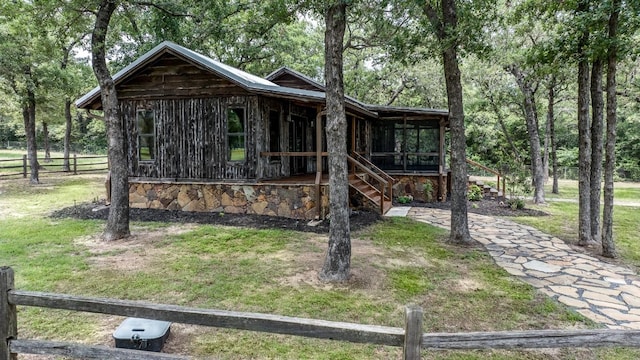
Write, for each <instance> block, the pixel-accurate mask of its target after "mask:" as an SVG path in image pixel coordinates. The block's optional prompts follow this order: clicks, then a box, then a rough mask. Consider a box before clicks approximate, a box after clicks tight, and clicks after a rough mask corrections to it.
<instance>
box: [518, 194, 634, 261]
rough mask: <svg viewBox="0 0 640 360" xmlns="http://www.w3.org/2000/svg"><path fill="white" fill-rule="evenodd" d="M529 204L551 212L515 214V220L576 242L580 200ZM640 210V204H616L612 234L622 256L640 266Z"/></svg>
mask: <svg viewBox="0 0 640 360" xmlns="http://www.w3.org/2000/svg"><path fill="white" fill-rule="evenodd" d="M528 207H533V208H537V209H540V210H542V211H545V212H548V213H549V214H551V216H544V217H515V218H512V220H514V221H516V222H519V223H521V224H526V225H530V226H533V227H535V228H536V229H539V230H541V231H543V232H546V233H548V234H552V235H554V236H556V237H558V238H560V239H562V240H564V241H565V242H568V243H571V244H577V242H578V204H577V203H561V202H550V203H549V204H548V205H545V206H540V207H536V206H533V205H528ZM639 212H640V208H638V207H631V206H614V210H613V236H614V241H615V244H616V248H617V250H618V252H619V255H620V257H621V258H622V260H623V261H624V262H625V263H627V264H630V265H633V266H635V267H640V243H639V242H638V237H637V234H639V233H640V222H638V213H639Z"/></svg>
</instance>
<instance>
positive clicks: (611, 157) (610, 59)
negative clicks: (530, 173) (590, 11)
mask: <svg viewBox="0 0 640 360" xmlns="http://www.w3.org/2000/svg"><path fill="white" fill-rule="evenodd" d="M620 3H621V0H612V1H611V15H610V16H609V24H608V37H609V46H608V49H607V142H606V153H605V157H606V161H605V164H606V165H605V169H604V205H603V214H602V255H603V256H606V257H609V258H615V257H616V256H617V254H616V247H615V242H614V241H613V177H614V174H615V166H616V122H617V105H618V101H617V91H616V72H617V63H618V34H617V33H618V18H619V15H620V6H621V4H620Z"/></svg>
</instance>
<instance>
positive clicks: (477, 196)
mask: <svg viewBox="0 0 640 360" xmlns="http://www.w3.org/2000/svg"><path fill="white" fill-rule="evenodd" d="M482 195H483V194H482V189H481V188H480V186H478V185H471V186H470V187H469V194H468V195H467V196H468V198H469V200H471V201H480V200H482Z"/></svg>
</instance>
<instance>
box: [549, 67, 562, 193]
mask: <svg viewBox="0 0 640 360" xmlns="http://www.w3.org/2000/svg"><path fill="white" fill-rule="evenodd" d="M555 88H556V77H555V75H552V76H551V80H550V81H549V93H548V95H547V99H548V103H547V123H548V124H549V140H550V141H551V168H552V170H551V171H552V177H553V185H552V186H551V193H552V194H558V193H559V191H558V157H557V153H556V150H557V148H556V124H555V122H556V119H555V110H554V105H555V101H556V93H555Z"/></svg>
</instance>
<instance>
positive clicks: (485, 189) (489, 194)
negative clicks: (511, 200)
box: [469, 177, 504, 199]
mask: <svg viewBox="0 0 640 360" xmlns="http://www.w3.org/2000/svg"><path fill="white" fill-rule="evenodd" d="M471 185H477V186H479V187H480V188H481V189H482V193H483V195H484V197H485V198H489V199H500V198H503V197H504V194H503V193H502V191H499V190H496V189H495V188H493V187H491V186H489V185H486V184H485V183H484V181H482V180H477V179H474V178H472V177H469V186H471Z"/></svg>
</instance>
